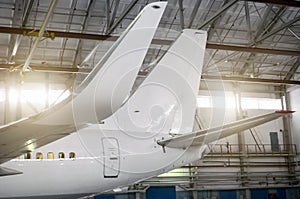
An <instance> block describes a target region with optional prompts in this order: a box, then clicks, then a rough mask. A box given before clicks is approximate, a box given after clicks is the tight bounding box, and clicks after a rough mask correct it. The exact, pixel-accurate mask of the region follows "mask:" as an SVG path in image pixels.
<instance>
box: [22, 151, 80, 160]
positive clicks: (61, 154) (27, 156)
mask: <svg viewBox="0 0 300 199" xmlns="http://www.w3.org/2000/svg"><path fill="white" fill-rule="evenodd" d="M57 157H58V158H60V159H62V158H65V153H64V152H59V153H58V156H57ZM35 158H36V159H43V154H42V153H36V154H35ZM54 158H55V157H54V153H53V152H48V153H47V159H54ZM69 158H75V153H74V152H70V153H69ZM24 159H31V153H25V154H24Z"/></svg>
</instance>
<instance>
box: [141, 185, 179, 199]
mask: <svg viewBox="0 0 300 199" xmlns="http://www.w3.org/2000/svg"><path fill="white" fill-rule="evenodd" d="M146 198H147V199H176V190H175V186H170V187H150V188H149V189H147V191H146Z"/></svg>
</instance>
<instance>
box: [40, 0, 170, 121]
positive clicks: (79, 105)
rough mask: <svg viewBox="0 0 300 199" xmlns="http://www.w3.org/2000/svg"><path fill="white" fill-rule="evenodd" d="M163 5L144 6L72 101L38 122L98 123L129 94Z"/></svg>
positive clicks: (164, 3)
mask: <svg viewBox="0 0 300 199" xmlns="http://www.w3.org/2000/svg"><path fill="white" fill-rule="evenodd" d="M166 6H167V2H155V3H151V4H148V5H147V6H145V8H144V9H143V10H142V11H141V12H140V13H139V15H138V16H137V17H136V18H135V20H134V21H133V22H132V23H131V24H130V25H129V26H128V28H127V29H126V30H125V31H124V32H123V34H122V35H121V36H120V37H119V39H118V40H117V41H116V42H115V43H114V44H113V46H112V47H111V48H110V49H109V50H108V52H107V53H106V55H105V56H104V57H103V58H102V60H101V61H100V62H99V63H98V64H97V65H96V66H95V67H94V69H93V71H92V72H91V73H90V74H89V75H88V77H87V78H86V79H85V80H84V81H83V83H82V84H80V86H79V87H78V88H77V89H76V91H75V94H74V99H73V100H72V101H71V100H70V99H69V102H63V104H61V105H60V107H58V106H56V108H55V109H53V110H52V111H51V110H50V111H48V112H47V116H46V118H45V119H44V120H42V121H41V123H47V124H51V123H53V124H70V123H71V124H73V123H74V122H75V123H76V124H77V126H78V127H79V126H80V125H81V124H85V123H98V122H99V121H100V120H103V119H105V118H107V117H108V116H110V115H111V114H112V113H114V112H115V111H116V110H117V109H118V108H120V106H121V105H122V104H123V103H124V101H125V100H126V99H127V97H128V96H129V94H130V91H131V89H132V86H133V84H134V81H135V79H136V77H137V74H138V71H139V69H140V67H141V65H142V63H143V60H144V57H145V55H146V53H147V51H148V48H149V46H150V44H151V41H152V39H153V36H154V34H155V32H156V30H157V27H158V24H159V22H160V19H161V17H162V15H163V12H164V10H165V8H166Z"/></svg>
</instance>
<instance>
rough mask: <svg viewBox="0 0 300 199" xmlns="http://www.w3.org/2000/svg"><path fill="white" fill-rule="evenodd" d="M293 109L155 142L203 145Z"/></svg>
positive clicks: (181, 145)
mask: <svg viewBox="0 0 300 199" xmlns="http://www.w3.org/2000/svg"><path fill="white" fill-rule="evenodd" d="M293 112H294V111H286V110H283V111H275V112H272V113H267V114H264V115H260V116H256V117H251V118H247V119H242V120H239V121H236V122H232V123H229V124H225V125H223V126H219V127H214V128H210V129H204V130H201V131H197V132H192V133H189V134H184V135H179V136H174V137H170V138H164V139H161V140H158V141H157V143H158V144H159V145H161V146H167V147H171V148H186V147H189V146H199V145H205V144H208V143H211V142H214V141H216V140H219V139H222V138H224V137H227V136H230V135H233V134H235V133H239V132H242V131H245V130H247V129H250V128H253V127H256V126H258V125H261V124H264V123H266V122H269V121H272V120H275V119H277V118H279V117H281V116H283V115H287V114H291V113H293Z"/></svg>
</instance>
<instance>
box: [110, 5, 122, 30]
mask: <svg viewBox="0 0 300 199" xmlns="http://www.w3.org/2000/svg"><path fill="white" fill-rule="evenodd" d="M119 4H120V0H115V7H114V9H113V11H112V15H111V19H110V23H109V28H110V27H111V26H112V25H113V24H114V22H115V18H116V15H117V11H118V7H119Z"/></svg>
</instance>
